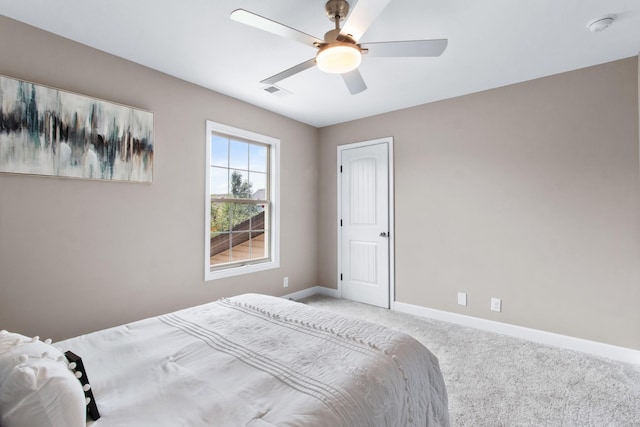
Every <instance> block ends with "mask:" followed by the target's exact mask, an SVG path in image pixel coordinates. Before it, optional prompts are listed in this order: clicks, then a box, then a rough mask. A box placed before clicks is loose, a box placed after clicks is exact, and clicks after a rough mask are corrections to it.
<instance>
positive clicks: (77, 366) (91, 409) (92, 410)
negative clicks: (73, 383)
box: [64, 351, 100, 421]
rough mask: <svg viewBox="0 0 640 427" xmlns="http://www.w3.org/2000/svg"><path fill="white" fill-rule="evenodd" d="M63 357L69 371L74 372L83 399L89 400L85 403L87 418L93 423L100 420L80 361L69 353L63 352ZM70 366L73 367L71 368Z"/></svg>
mask: <svg viewBox="0 0 640 427" xmlns="http://www.w3.org/2000/svg"><path fill="white" fill-rule="evenodd" d="M64 355H65V356H66V358H67V360H68V361H69V365H70V369H72V370H73V371H74V373H75V374H76V378H78V380H79V381H80V384H82V390H83V391H84V396H85V398H87V399H89V401H88V402H87V417H89V418H91V419H92V420H94V421H95V420H97V419H98V418H100V412H98V405H97V404H96V400H95V399H94V398H93V391H92V390H91V384H89V378H88V377H87V371H86V369H85V368H84V364H83V363H82V359H81V358H80V356H78V355H76V354H75V353H73V352H71V351H67V352H65V353H64ZM72 364H73V365H72ZM72 366H74V367H73V368H72ZM78 373H79V374H78Z"/></svg>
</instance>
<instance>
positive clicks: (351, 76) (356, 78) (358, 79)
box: [341, 68, 367, 95]
mask: <svg viewBox="0 0 640 427" xmlns="http://www.w3.org/2000/svg"><path fill="white" fill-rule="evenodd" d="M341 76H342V80H344V82H345V84H346V85H347V89H349V92H351V95H355V94H357V93H360V92H363V91H365V90H366V89H367V85H366V84H365V82H364V79H363V78H362V74H360V71H358V69H357V68H356V69H355V70H353V71H349V72H348V73H344V74H341Z"/></svg>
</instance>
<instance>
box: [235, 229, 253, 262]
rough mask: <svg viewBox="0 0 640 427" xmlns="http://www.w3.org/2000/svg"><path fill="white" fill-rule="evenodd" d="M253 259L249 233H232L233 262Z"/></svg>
mask: <svg viewBox="0 0 640 427" xmlns="http://www.w3.org/2000/svg"><path fill="white" fill-rule="evenodd" d="M248 259H251V242H250V239H249V233H231V262H237V261H246V260H248Z"/></svg>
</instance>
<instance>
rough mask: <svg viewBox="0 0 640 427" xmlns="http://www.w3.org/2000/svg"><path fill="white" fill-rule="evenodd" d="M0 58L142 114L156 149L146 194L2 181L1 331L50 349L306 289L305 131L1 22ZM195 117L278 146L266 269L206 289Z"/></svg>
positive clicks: (92, 185)
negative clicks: (151, 123)
mask: <svg viewBox="0 0 640 427" xmlns="http://www.w3.org/2000/svg"><path fill="white" fill-rule="evenodd" d="M0 58H2V60H0V74H4V75H8V76H11V77H16V78H20V79H24V80H29V81H33V82H36V83H40V84H44V85H49V86H53V87H57V88H61V89H66V90H70V91H73V92H77V93H81V94H84V95H89V96H94V97H98V98H102V99H105V100H109V101H114V102H118V103H122V104H126V105H131V106H135V107H138V108H143V109H148V110H151V111H153V112H154V113H155V142H156V145H155V164H154V179H153V184H151V185H145V184H125V183H113V182H97V181H84V180H73V179H59V178H43V177H32V176H25V175H9V174H0V329H8V330H14V331H16V332H21V333H24V334H28V335H35V334H37V335H40V336H42V337H43V338H47V337H51V338H53V339H62V338H66V337H70V336H73V335H77V334H80V333H83V332H87V331H91V330H96V329H99V328H104V327H107V326H113V325H117V324H121V323H124V322H126V321H130V320H135V319H140V318H143V317H147V316H150V315H156V314H159V313H162V312H166V311H169V310H174V309H178V308H181V307H186V306H189V305H194V304H200V303H204V302H207V301H211V300H215V299H217V298H219V297H221V296H228V295H233V294H238V293H243V292H262V293H267V294H272V295H282V294H284V293H288V292H294V291H297V290H301V289H304V288H307V287H309V286H313V285H315V284H316V276H317V260H316V259H317V244H316V241H315V236H316V227H317V213H316V209H315V206H316V202H317V196H318V195H317V186H318V173H317V168H318V166H317V152H318V144H317V133H318V131H317V129H315V128H313V127H310V126H307V125H303V124H300V123H298V122H295V121H293V120H289V119H286V118H283V117H282V116H278V115H276V114H273V113H270V112H267V111H265V110H262V109H259V108H256V107H254V106H251V105H248V104H245V103H243V102H240V101H237V100H234V99H231V98H228V97H225V96H223V95H220V94H217V93H214V92H211V91H208V90H205V89H203V88H201V87H198V86H194V85H191V84H188V83H185V82H183V81H180V80H178V79H175V78H172V77H170V76H167V75H165V74H161V73H158V72H156V71H152V70H150V69H147V68H144V67H141V66H139V65H136V64H133V63H130V62H128V61H125V60H122V59H119V58H116V57H114V56H111V55H107V54H105V53H103V52H100V51H97V50H94V49H91V48H88V47H86V46H82V45H79V44H77V43H74V42H71V41H69V40H66V39H63V38H60V37H57V36H53V35H51V34H49V33H46V32H43V31H40V30H37V29H35V28H33V27H29V26H26V25H24V24H21V23H17V22H16V21H13V20H10V19H7V18H5V17H2V16H0ZM207 119H209V120H214V121H217V122H221V123H225V124H228V125H231V126H236V127H240V128H244V129H247V130H250V131H253V132H259V133H262V134H266V135H270V136H273V137H276V138H280V139H281V141H282V144H281V172H282V175H281V207H282V215H281V221H282V232H281V239H282V240H281V268H280V269H278V270H270V271H267V272H261V273H256V274H252V275H250V276H248V277H247V276H244V277H238V278H233V279H228V280H219V281H211V282H204V279H203V277H204V235H203V233H204V232H205V226H204V208H205V206H204V173H205V166H204V161H205V121H206V120H207ZM283 276H288V277H289V287H288V288H287V289H283V287H282V278H283Z"/></svg>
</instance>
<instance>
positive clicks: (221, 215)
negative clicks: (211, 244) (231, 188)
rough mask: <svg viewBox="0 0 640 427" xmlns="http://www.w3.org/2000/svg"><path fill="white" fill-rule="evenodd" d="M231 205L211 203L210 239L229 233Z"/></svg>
mask: <svg viewBox="0 0 640 427" xmlns="http://www.w3.org/2000/svg"><path fill="white" fill-rule="evenodd" d="M233 205H234V204H233V203H229V202H216V201H211V237H215V236H216V235H217V234H219V233H223V232H228V231H231V227H232V221H233V219H232V218H233Z"/></svg>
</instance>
